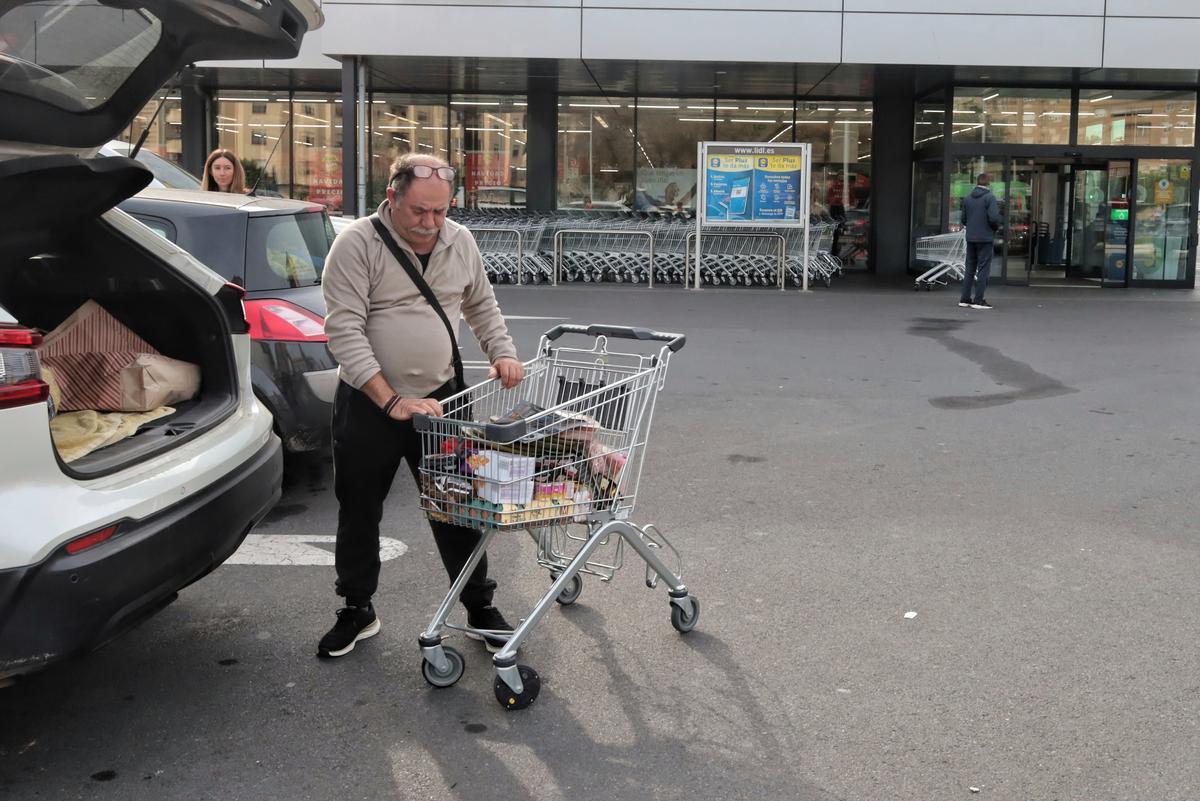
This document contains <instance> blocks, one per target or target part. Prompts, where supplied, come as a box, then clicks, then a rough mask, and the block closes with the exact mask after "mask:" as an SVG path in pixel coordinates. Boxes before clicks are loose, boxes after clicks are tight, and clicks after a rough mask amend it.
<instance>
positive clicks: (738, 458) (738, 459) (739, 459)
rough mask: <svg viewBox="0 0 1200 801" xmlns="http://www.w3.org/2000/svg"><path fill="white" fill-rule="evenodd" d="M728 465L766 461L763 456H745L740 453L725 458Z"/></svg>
mask: <svg viewBox="0 0 1200 801" xmlns="http://www.w3.org/2000/svg"><path fill="white" fill-rule="evenodd" d="M725 458H726V459H728V460H729V463H730V464H758V463H759V462H765V461H767V457H765V456H746V455H744V454H741V453H731V454H729V455H728V456H726V457H725Z"/></svg>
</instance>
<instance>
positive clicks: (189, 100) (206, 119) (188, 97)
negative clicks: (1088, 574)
mask: <svg viewBox="0 0 1200 801" xmlns="http://www.w3.org/2000/svg"><path fill="white" fill-rule="evenodd" d="M179 99H180V109H179V114H180V119H179V121H180V123H181V127H182V128H183V131H182V132H181V136H182V137H183V165H182V166H183V168H184V169H185V170H187V171H188V172H190V173H191V174H192V175H195V176H202V175H203V173H204V162H205V160H206V159H207V158H208V154H209V152H211V150H212V143H213V142H215V141H216V139H215V138H214V137H213V126H212V115H211V114H209V109H210V103H209V97H208V92H206V91H205V90H204V87H203V86H201V85H200V81H199V79H198V78H197V77H196V73H195V70H191V69H186V70H184V71H183V74H182V75H181V76H180V81H179ZM164 124H165V123H164Z"/></svg>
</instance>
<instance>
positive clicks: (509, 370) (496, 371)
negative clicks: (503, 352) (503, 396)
mask: <svg viewBox="0 0 1200 801" xmlns="http://www.w3.org/2000/svg"><path fill="white" fill-rule="evenodd" d="M524 377H525V365H523V364H521V363H520V362H519V361H517V360H516V359H513V358H510V357H508V356H501V357H500V358H499V359H496V361H495V362H493V363H492V369H491V370H489V371H488V378H499V379H500V385H501V386H503V387H504V388H505V389H512V388H513V387H515V386H516V385H517V384H520V383H521V379H522V378H524Z"/></svg>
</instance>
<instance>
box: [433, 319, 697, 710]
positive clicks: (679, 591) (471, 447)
mask: <svg viewBox="0 0 1200 801" xmlns="http://www.w3.org/2000/svg"><path fill="white" fill-rule="evenodd" d="M564 334H580V335H584V336H588V337H591V338H592V339H593V343H592V347H590V348H587V349H583V348H566V347H560V346H557V345H555V344H554V343H555V342H556V341H557V340H558V339H559V337H561V336H562V335H564ZM610 339H623V340H635V341H642V342H655V343H666V344H664V345H661V346H657V347H655V348H652V349H651V350H653V352H651V353H648V354H647V353H618V352H613V351H609V349H608V342H609V340H610ZM684 342H685V337H684V336H683V335H681V334H665V333H659V332H657V331H650V330H648V329H645V328H622V327H616V326H607V325H590V326H586V327H585V326H579V325H559V326H556V327H555V328H553V329H551V330H550V331H548V332H546V334H545V335H543V336H542V339H541V342H540V344H539V345H538V355H537V357H536V358H535V359H533V360H532V361H530V362H528V363H526V365H525V379H524V380H523V381H522V382H521V383H520V384H519V385H517V386H516V387H514V388H512V389H504V388H503V386H502V385H501V384H500V381H499V379H492V380H490V381H487V382H484V383H482V384H478V385H476V386H474V387H471V388H470V389H469V390H467V391H466V392H462V393H459V394H458V395H455V396H453V397H451V398H448V399H446V400H445V401H443V402H442V405H443V408H444V409H445V410H446V416H444V417H429V416H425V415H416V416H414V418H413V423H414V426H415V427H416V429H417V430H418V431H419V432H421V440H422V446H423V453H424V456H423V458H422V460H421V468H420V477H421V507H422V509H423V510H424V511H425V513H426V515H427V516H428V517H429V518H430V519H431V520H435V521H441V522H450V523H455V524H458V525H464V526H469V527H471V528H475V529H478V530H480V532H481V534H482V536H481V537H480V541H479V544H478V545H477V546H476V548H475V550H474V551H473V552H472V554H471V557H470V559H468V560H467V563H466V565H465V566H464V567H463V569H462V572H461V573H460V574H459V575H458V577H457V578H456V579H455V580H454V583H453V584H452V586H451V587H450V591H449V592H448V593H447V594H446V598H445V600H443V601H442V604H441V606H439V607H438V610H437V613H436V614H435V615H434V617H433V620H432V621H431V622H430V624H429V626H428V628H426V629H425V631H424V632H423V633H422V634H421V636H420V644H421V651H422V656H423V662H422V666H421V668H422V672H423V673H424V675H425V679H426V681H428V682H429V683H430V684H431V685H433V686H434V687H450V686H452V685H453V684H455V683H456V682H457V681H458V680H459V679H460V678H461V677H462V675H463V670H464V667H465V664H464V660H463V656H462V654H460V653H459V652H458V651H457V650H456V649H455V648H453V647H452V646H449V645H445V644H443V632H444V631H445V630H446V629H452V630H458V631H463V632H466V633H468V634H471V635H474V636H476V637H483V636H487V637H488V638H490V639H494V640H506V642H505V645H504V647H503V648H501V649H500V651H499V652H498V653H496V655H495V656H494V657H493V658H492V662H493V665H494V667H495V669H496V679H495V681H494V689H495V693H496V699H497V700H498V701H499V702H500V704H501V705H502V706H503V707H504V708H505V709H522V708H524V707H527V706H529V704H531V703H533V701H534V699H536V698H537V695H538V692H539V690H540V689H541V680H540V678H539V677H538V674H537V672H536V671H534V670H533V668H530V667H528V666H526V665H519V664H517V650H518V649H519V648H520V647H521V644H522V643H523V642H524V641H525V640H526V639H527V638H528V637H529V634H530V632H531V631H532V630H533V627H534V626H536V625H537V623H538V621H539V620H541V618H542V617H543V616H544V615H545V614H546V612H547V610H548V609H549V608H550V607H551V605H552V604H554V603H555V602H556V601H557V602H558V603H560V604H564V605H565V604H570V603H573V602H574V601H575V600H576V599H577V598H578V597H579V594H580V593H581V592H582V590H583V577H582V575H581V574H584V573H587V574H590V575H595V576H598V577H599V578H600V579H601V580H602V581H608V580H609V579H611V578H612V577H613V575H614V573H615V572H616V571H617V570H618V569H620V567H621V566H622V562H623V554H624V548H625V546H629V547H632V548H633V550H634V551H635V552H636V553H637V554H638V556H640V557H641V558H642V559H643V560H644V561H645V563H646V585H647V586H648V587H649V588H650V589H654V588H655V587H656V586H657V584H658V581H659V580H660V579H661V580H662V581H663V582H664V583H665V584H666V585H667V591H668V595H669V600H670V605H671V624H672V625H673V626H674V627H675V628H676V629H677V630H678V631H680V632H688V631H691V630H692V628H693V627H694V626H695V625H696V621H697V620H698V619H699V617H700V602H699V601H698V600H697V599H696V598H695V596H693V595H691V594H690V593H689V592H688V589H687V587H686V586H684V584H683V579H682V578H681V576H682V572H683V571H682V564H681V559H680V556H679V552H678V551H676V550H675V548H674V547H673V546H672V545H671V543H670V542H669V541H668V540H667V539H666V537H665V536H663V534H662V533H661V532H660V531H659V530H658V529H657V528H655V527H654V526H653V525H641V526H639V525H636V524H634V523H631V522H630V521H629V516H630V514H631V513H632V512H633V509H634V503H635V501H636V499H637V491H638V484H639V483H640V481H641V476H642V468H643V466H644V457H645V450H646V441H647V439H648V438H649V434H650V423H651V421H652V419H653V417H654V404H655V399H656V397H657V395H658V393H659V391H660V390H661V389H662V387H663V384H664V382H665V380H666V376H667V365H668V363H669V361H670V356H671V354H672V353H674V352H676V351H678V350H679V349H680V348H682V347H683V345H684ZM476 421H478V422H476ZM517 530H526V531H528V532H529V535H530V536H531V537H532V538H533V540H534V542H535V543H536V544H537V561H538V564H540V565H541V566H542V567H545V568H546V569H547V570H549V571H550V575H551V577H552V583H551V585H550V589H549V590H547V591H546V593H545V594H544V595H543V596H542V597H541V599H540V600H539V601H538V602H537V604H536V605H535V606H534V608H533V611H532V612H530V613H529V615H528V616H527V617H526V618H525V619H524V620H522V621H521V623H520V625H518V626H517V627H516V629H515V630H514V631H513V632H512V633H511V634H509V633H508V632H498V631H490V630H489V631H485V630H481V629H473V628H470V627H469V626H462V625H457V624H453V623H450V622H448V617H449V615H450V610H451V609H452V608H453V607H454V605H455V603H456V602H457V601H458V599H459V596H460V594H461V593H462V591H463V588H464V587H465V586H466V584H467V579H468V578H469V577H470V575H471V573H472V572H473V571H474V570H475V567H476V566H477V565H478V564H479V561H480V559H481V558H482V557H483V555H484V554H485V553H486V552H487V549H488V546H489V545H490V544H491V543H492V541H493V540H494V539H495V537H496V536H497V535H498V534H502V533H505V532H515V531H517ZM602 548H603V549H604V551H603V556H602V554H601V553H598V552H599V551H600V549H602ZM660 554H661V555H660ZM663 556H669V559H670V561H671V563H672V565H671V566H668V564H667V563H666V562H665V561H664V559H663Z"/></svg>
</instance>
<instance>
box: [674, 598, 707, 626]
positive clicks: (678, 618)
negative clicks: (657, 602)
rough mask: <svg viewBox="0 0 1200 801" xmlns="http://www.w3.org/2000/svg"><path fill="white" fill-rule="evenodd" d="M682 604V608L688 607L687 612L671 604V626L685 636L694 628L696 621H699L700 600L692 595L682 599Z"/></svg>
mask: <svg viewBox="0 0 1200 801" xmlns="http://www.w3.org/2000/svg"><path fill="white" fill-rule="evenodd" d="M683 603H684V606H689V607H690V609H688V611H687V612H684V610H682V609H680V608H679V607H678V606H676V605H675V604H671V625H672V626H674V627H675V630H676V631H678V632H679V633H680V634H687V633H688V632H689V631H691V630H692V629H694V628H696V621H698V620H699V619H700V600H699V599H698V598H697V597H696V596H694V595H689V596H688V597H687V598H684V599H683Z"/></svg>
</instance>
